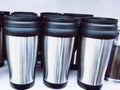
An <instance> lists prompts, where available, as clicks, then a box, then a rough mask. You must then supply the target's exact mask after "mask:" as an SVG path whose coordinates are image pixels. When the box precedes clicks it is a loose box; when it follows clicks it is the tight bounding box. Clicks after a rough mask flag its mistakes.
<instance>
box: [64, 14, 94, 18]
mask: <svg viewBox="0 0 120 90" xmlns="http://www.w3.org/2000/svg"><path fill="white" fill-rule="evenodd" d="M63 15H67V16H72V17H79V18H82V17H93V15H92V14H77V13H64V14H63Z"/></svg>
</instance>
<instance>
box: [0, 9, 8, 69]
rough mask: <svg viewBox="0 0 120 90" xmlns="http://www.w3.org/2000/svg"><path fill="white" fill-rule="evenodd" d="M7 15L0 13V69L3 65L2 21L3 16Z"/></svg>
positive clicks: (5, 12)
mask: <svg viewBox="0 0 120 90" xmlns="http://www.w3.org/2000/svg"><path fill="white" fill-rule="evenodd" d="M6 15H9V12H8V11H0V67H2V66H3V65H4V59H5V58H4V57H5V55H6V54H5V52H6V49H5V44H4V42H5V41H4V40H5V39H4V30H3V21H4V16H6Z"/></svg>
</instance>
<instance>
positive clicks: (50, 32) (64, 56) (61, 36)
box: [43, 16, 77, 89]
mask: <svg viewBox="0 0 120 90" xmlns="http://www.w3.org/2000/svg"><path fill="white" fill-rule="evenodd" d="M44 20H45V21H44V25H43V31H44V60H45V61H44V84H45V85H46V86H48V87H50V88H57V89H58V88H63V87H65V86H66V84H67V81H68V74H69V67H70V61H71V55H72V51H73V44H74V39H75V36H76V34H77V20H75V19H74V18H68V17H65V16H56V17H52V16H51V17H46V18H45V19H44Z"/></svg>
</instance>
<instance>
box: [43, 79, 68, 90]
mask: <svg viewBox="0 0 120 90" xmlns="http://www.w3.org/2000/svg"><path fill="white" fill-rule="evenodd" d="M44 84H45V85H46V86H47V87H50V88H53V89H61V88H64V87H65V86H66V85H67V82H66V83H63V84H54V83H49V82H47V81H45V80H44Z"/></svg>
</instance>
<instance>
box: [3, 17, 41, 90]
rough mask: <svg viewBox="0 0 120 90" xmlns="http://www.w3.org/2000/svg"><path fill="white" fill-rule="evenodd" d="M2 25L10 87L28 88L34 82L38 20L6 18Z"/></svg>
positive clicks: (31, 18)
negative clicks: (4, 35)
mask: <svg viewBox="0 0 120 90" xmlns="http://www.w3.org/2000/svg"><path fill="white" fill-rule="evenodd" d="M4 24H5V26H4V28H5V34H6V47H7V56H8V66H9V76H10V83H11V86H12V87H13V88H16V89H19V90H21V89H27V88H30V87H32V86H33V84H34V81H35V64H36V54H37V46H38V34H39V33H40V28H39V18H38V17H37V16H27V17H26V16H14V15H13V16H6V17H5V21H4Z"/></svg>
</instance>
